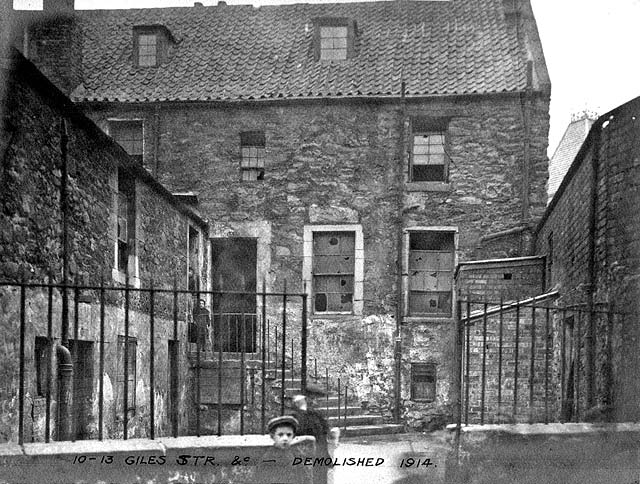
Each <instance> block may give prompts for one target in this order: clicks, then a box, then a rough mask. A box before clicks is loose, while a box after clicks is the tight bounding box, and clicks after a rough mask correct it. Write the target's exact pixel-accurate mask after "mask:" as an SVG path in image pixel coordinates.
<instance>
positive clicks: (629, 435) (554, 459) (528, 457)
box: [447, 423, 640, 484]
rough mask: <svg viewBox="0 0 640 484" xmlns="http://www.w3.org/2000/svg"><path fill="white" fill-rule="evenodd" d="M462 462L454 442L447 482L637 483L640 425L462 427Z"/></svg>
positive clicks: (536, 483)
mask: <svg viewBox="0 0 640 484" xmlns="http://www.w3.org/2000/svg"><path fill="white" fill-rule="evenodd" d="M449 428H450V429H451V430H454V431H455V426H449ZM453 435H455V434H453ZM457 460H458V463H459V466H458V468H457V472H456V468H455V462H456V456H455V446H454V447H453V451H452V458H451V459H449V461H448V469H447V473H448V476H449V479H448V481H447V482H456V483H465V484H467V483H469V484H471V483H472V484H480V483H483V484H484V483H487V484H489V483H490V484H500V483H504V484H511V483H514V482H515V483H518V484H526V483H531V484H542V483H545V484H546V483H558V484H572V483H575V484H585V483H594V484H595V483H607V484H609V483H611V484H634V483H638V482H640V424H637V423H621V424H586V423H569V424H547V425H545V424H534V425H525V424H515V425H484V426H480V425H470V426H468V427H463V428H462V431H461V434H460V448H459V456H458V459H457Z"/></svg>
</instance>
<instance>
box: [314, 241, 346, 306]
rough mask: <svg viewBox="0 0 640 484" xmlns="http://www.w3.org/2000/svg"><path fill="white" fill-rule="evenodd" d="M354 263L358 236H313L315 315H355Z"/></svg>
mask: <svg viewBox="0 0 640 484" xmlns="http://www.w3.org/2000/svg"><path fill="white" fill-rule="evenodd" d="M354 262H355V233H354V232H317V233H314V234H313V300H314V303H313V304H314V309H315V312H352V310H353V281H354V267H355V266H354Z"/></svg>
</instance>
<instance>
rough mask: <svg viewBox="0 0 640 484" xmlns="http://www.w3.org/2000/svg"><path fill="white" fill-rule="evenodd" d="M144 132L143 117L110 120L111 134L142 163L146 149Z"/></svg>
mask: <svg viewBox="0 0 640 484" xmlns="http://www.w3.org/2000/svg"><path fill="white" fill-rule="evenodd" d="M142 132H143V131H142V120H141V119H134V120H130V121H129V120H125V121H116V120H111V121H109V135H110V136H111V137H112V138H113V139H114V140H115V141H116V142H117V143H118V144H119V145H120V146H122V147H123V148H124V150H125V151H126V152H127V153H129V155H130V156H131V157H132V158H133V159H135V160H136V161H137V162H138V163H140V164H142V154H143V151H144V142H143V134H142Z"/></svg>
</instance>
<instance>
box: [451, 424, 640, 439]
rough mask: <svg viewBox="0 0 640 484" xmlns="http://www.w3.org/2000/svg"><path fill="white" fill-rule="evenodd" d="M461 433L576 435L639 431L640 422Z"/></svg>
mask: <svg viewBox="0 0 640 484" xmlns="http://www.w3.org/2000/svg"><path fill="white" fill-rule="evenodd" d="M456 428H457V425H456V424H450V425H447V430H449V431H451V432H455V431H456ZM460 431H461V433H463V434H469V435H475V434H482V433H486V434H495V435H505V436H506V435H576V434H578V435H579V434H602V433H617V432H639V433H640V423H635V422H623V423H549V424H543V423H542V424H490V425H467V426H463V427H462V428H461V429H460Z"/></svg>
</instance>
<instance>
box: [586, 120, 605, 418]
mask: <svg viewBox="0 0 640 484" xmlns="http://www.w3.org/2000/svg"><path fill="white" fill-rule="evenodd" d="M594 131H595V136H594V138H593V144H592V150H593V155H592V157H591V193H590V195H591V197H590V198H591V206H590V209H589V212H590V213H589V266H588V269H589V270H588V274H589V284H588V286H587V291H588V295H587V318H588V319H587V334H586V335H585V359H586V361H585V372H586V375H585V376H586V379H587V395H586V396H587V409H590V408H592V407H593V406H594V404H595V332H596V318H595V315H594V306H595V298H596V237H597V214H598V202H599V200H598V171H599V169H600V136H601V133H602V130H601V129H595V130H594Z"/></svg>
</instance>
